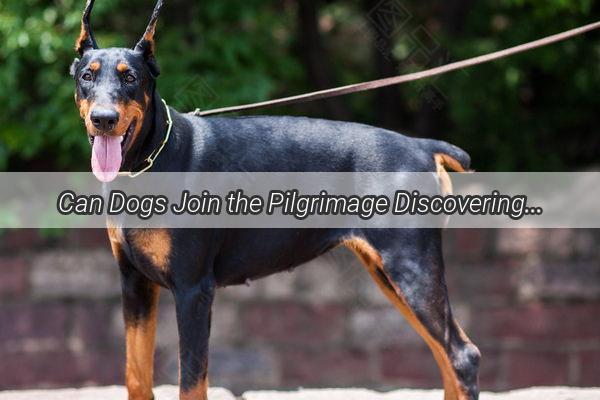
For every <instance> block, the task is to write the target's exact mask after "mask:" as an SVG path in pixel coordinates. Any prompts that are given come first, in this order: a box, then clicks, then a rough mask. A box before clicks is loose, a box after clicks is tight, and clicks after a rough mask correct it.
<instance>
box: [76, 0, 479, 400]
mask: <svg viewBox="0 0 600 400" xmlns="http://www.w3.org/2000/svg"><path fill="white" fill-rule="evenodd" d="M93 3H94V1H93V0H88V1H87V3H86V6H85V10H84V13H83V17H82V28H81V34H80V36H79V38H78V39H77V41H76V49H77V51H78V52H79V54H80V59H75V61H74V63H73V65H72V67H71V75H72V76H73V77H74V80H75V83H76V93H75V99H76V103H77V106H78V107H79V111H80V114H81V117H82V118H83V120H84V121H85V126H86V130H87V133H88V137H89V140H90V143H91V144H92V169H93V172H94V173H95V175H96V176H97V177H98V178H99V179H100V180H102V181H110V180H112V179H114V177H115V176H116V173H117V172H118V171H119V170H122V171H135V170H136V169H137V170H139V169H140V168H141V167H143V166H144V160H145V159H146V157H148V155H149V154H151V153H153V152H154V151H155V150H156V149H157V148H158V147H159V146H160V145H161V144H162V143H163V141H164V138H165V135H166V131H167V121H168V118H167V115H166V112H167V108H166V107H167V106H166V105H165V104H164V103H163V101H162V99H161V97H160V96H159V94H158V92H157V90H156V79H157V77H158V75H159V68H158V65H157V62H156V59H155V41H154V33H155V28H156V22H157V18H158V14H159V11H160V8H161V6H162V1H161V0H159V1H158V2H157V3H156V6H155V8H154V11H153V14H152V17H151V19H150V22H149V24H148V27H147V28H146V31H145V33H144V35H143V36H142V38H141V39H140V40H139V42H138V43H137V44H136V45H135V47H134V48H133V49H126V48H108V49H99V48H98V46H97V44H96V41H95V39H94V36H93V33H92V30H91V27H90V13H91V10H92V6H93ZM170 113H171V115H172V131H171V137H170V139H169V141H168V142H167V143H166V145H165V147H164V149H163V150H162V152H161V154H160V156H159V157H157V158H156V160H155V162H154V165H153V166H152V168H151V171H155V172H156V171H158V172H178V171H184V172H188V171H209V172H216V171H221V172H239V171H257V172H272V171H274V172H287V171H290V172H303V171H308V172H336V171H343V172H351V171H382V172H393V171H417V172H422V171H431V172H434V173H436V172H437V173H438V174H440V176H441V177H442V178H443V177H444V174H445V177H446V178H447V174H446V173H445V171H446V168H448V169H452V170H455V171H459V172H460V171H464V170H466V169H468V168H469V163H470V159H469V156H468V155H467V153H465V152H464V151H463V150H461V149H459V148H457V147H455V146H453V145H450V144H448V143H445V142H441V141H436V140H428V139H416V138H410V137H406V136H403V135H401V134H398V133H396V132H391V131H387V130H384V129H379V128H374V127H370V126H366V125H361V124H357V123H347V122H335V121H327V120H320V119H310V118H294V117H238V118H222V117H211V118H201V117H196V116H193V115H188V114H180V113H178V112H176V111H175V110H172V109H170ZM444 181H445V180H444V179H442V180H440V182H442V186H443V182H444ZM108 234H109V238H110V242H111V247H112V251H113V254H114V256H115V258H116V260H117V262H118V264H119V268H120V273H121V279H122V291H123V293H122V294H123V314H124V318H125V326H126V346H127V347H126V349H127V350H126V353H127V357H126V358H127V361H126V377H125V380H126V386H127V389H128V393H129V398H130V399H144V400H147V399H151V398H153V394H152V385H153V354H154V335H155V330H156V314H157V303H158V293H159V288H160V287H165V288H167V289H169V290H170V291H171V292H172V294H173V296H174V299H175V305H176V313H177V324H178V331H179V343H180V350H179V351H180V354H179V357H180V365H179V368H180V382H179V383H180V398H181V399H206V398H207V386H208V379H207V352H208V339H209V331H210V319H211V305H212V301H213V297H214V295H215V290H216V288H217V287H223V286H228V285H236V284H241V283H244V282H246V281H247V280H248V279H250V280H253V279H257V278H260V277H263V276H266V275H270V274H273V273H276V272H279V271H284V270H288V269H290V268H291V267H294V266H297V265H300V264H302V263H305V262H307V261H309V260H311V259H313V258H315V257H317V256H319V255H321V254H323V253H324V252H326V251H328V250H330V249H333V248H335V247H337V246H346V247H347V248H349V249H351V250H352V251H353V252H354V253H355V254H356V255H357V256H358V258H359V259H360V261H362V263H363V264H364V265H365V267H366V269H367V271H368V272H369V274H370V276H371V278H372V279H373V280H374V281H375V282H376V283H377V285H378V286H379V287H380V289H381V290H382V292H383V293H384V294H385V295H386V296H387V297H388V298H389V300H390V301H391V302H392V303H393V304H394V305H395V306H396V307H397V308H398V310H399V311H400V312H401V314H403V315H404V317H405V318H406V319H407V320H408V322H409V323H410V325H411V326H412V327H413V328H414V329H415V330H416V332H417V333H418V334H419V335H420V336H421V337H422V338H423V339H424V341H425V342H426V344H427V345H428V346H429V348H430V349H431V351H432V353H433V356H434V357H435V360H436V362H437V364H438V366H439V368H440V371H441V375H442V378H443V385H444V391H445V399H446V400H455V399H477V398H478V391H479V389H478V378H477V374H478V364H479V359H480V353H479V350H478V349H477V347H476V346H475V345H474V344H472V343H471V342H470V341H469V339H468V338H467V336H466V335H465V333H464V332H463V331H462V330H461V328H460V327H459V325H458V323H457V322H456V320H455V319H454V318H453V315H452V311H451V309H450V304H449V301H448V294H447V289H446V284H445V280H444V261H443V256H442V236H441V230H440V229H291V228H288V229H124V228H123V229H121V228H115V227H109V228H108Z"/></svg>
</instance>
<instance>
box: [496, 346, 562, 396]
mask: <svg viewBox="0 0 600 400" xmlns="http://www.w3.org/2000/svg"><path fill="white" fill-rule="evenodd" d="M507 356H508V371H507V374H508V376H507V380H508V385H509V387H511V388H520V387H527V386H550V385H567V384H568V367H569V357H568V355H567V354H566V353H558V352H548V351H546V352H542V351H525V350H521V351H517V350H514V351H511V352H509V353H508V355H507Z"/></svg>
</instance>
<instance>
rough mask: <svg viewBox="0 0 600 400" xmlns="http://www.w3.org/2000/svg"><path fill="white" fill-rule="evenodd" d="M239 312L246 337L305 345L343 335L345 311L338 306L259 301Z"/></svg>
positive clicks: (337, 338)
mask: <svg viewBox="0 0 600 400" xmlns="http://www.w3.org/2000/svg"><path fill="white" fill-rule="evenodd" d="M241 313H242V316H243V317H242V319H243V327H244V332H245V334H246V339H249V340H251V339H259V340H260V341H268V342H270V343H273V342H275V343H294V344H297V343H301V344H303V345H307V344H325V343H330V342H334V341H340V340H342V339H343V338H344V322H345V314H346V313H345V309H344V307H342V306H339V305H308V304H294V303H260V304H251V305H248V306H247V307H245V308H244V310H243V311H242V312H241Z"/></svg>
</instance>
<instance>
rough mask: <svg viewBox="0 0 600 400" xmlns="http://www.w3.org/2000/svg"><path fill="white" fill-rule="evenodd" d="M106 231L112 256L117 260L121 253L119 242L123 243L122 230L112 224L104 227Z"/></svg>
mask: <svg viewBox="0 0 600 400" xmlns="http://www.w3.org/2000/svg"><path fill="white" fill-rule="evenodd" d="M106 231H107V232H108V240H109V241H110V248H111V250H112V253H113V256H114V257H115V258H116V259H117V260H118V259H119V257H120V254H121V251H120V250H121V244H122V243H123V230H122V229H121V228H117V227H114V226H109V227H107V228H106Z"/></svg>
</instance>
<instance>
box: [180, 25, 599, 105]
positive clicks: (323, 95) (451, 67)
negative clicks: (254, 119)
mask: <svg viewBox="0 0 600 400" xmlns="http://www.w3.org/2000/svg"><path fill="white" fill-rule="evenodd" d="M598 28H600V21H598V22H594V23H592V24H589V25H584V26H581V27H579V28H575V29H571V30H568V31H565V32H561V33H557V34H555V35H551V36H547V37H545V38H542V39H538V40H535V41H533V42H529V43H525V44H521V45H518V46H514V47H509V48H508V49H504V50H499V51H495V52H493V53H489V54H484V55H482V56H478V57H473V58H469V59H466V60H462V61H457V62H453V63H450V64H446V65H442V66H440V67H435V68H431V69H427V70H425V71H420V72H414V73H410V74H406V75H399V76H394V77H391V78H383V79H377V80H374V81H369V82H363V83H355V84H352V85H347V86H340V87H337V88H332V89H325V90H319V91H317V92H311V93H305V94H301V95H297V96H291V97H284V98H281V99H276V100H269V101H262V102H259V103H252V104H244V105H240V106H233V107H223V108H216V109H214V110H207V111H201V110H199V109H196V110H195V111H193V112H192V113H193V114H194V115H197V116H207V115H214V114H222V113H230V112H236V111H244V110H255V109H257V108H265V107H273V106H284V105H289V104H298V103H306V102H308V101H313V100H320V99H327V98H330V97H336V96H341V95H344V94H350V93H357V92H363V91H366V90H371V89H377V88H381V87H384V86H391V85H398V84H400V83H406V82H412V81H416V80H419V79H424V78H430V77H432V76H436V75H441V74H445V73H446V72H450V71H455V70H457V69H462V68H468V67H472V66H474V65H478V64H484V63H487V62H490V61H494V60H498V59H500V58H504V57H508V56H512V55H514V54H517V53H522V52H525V51H529V50H532V49H535V48H538V47H542V46H547V45H549V44H552V43H556V42H560V41H562V40H566V39H569V38H572V37H573V36H578V35H581V34H583V33H585V32H588V31H592V30H594V29H598Z"/></svg>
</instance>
